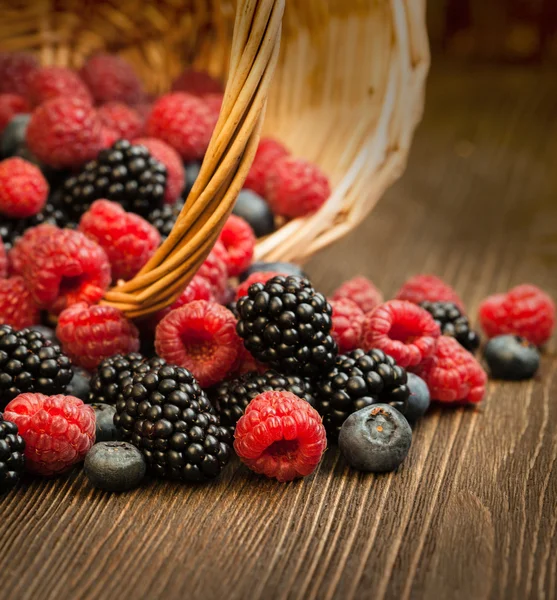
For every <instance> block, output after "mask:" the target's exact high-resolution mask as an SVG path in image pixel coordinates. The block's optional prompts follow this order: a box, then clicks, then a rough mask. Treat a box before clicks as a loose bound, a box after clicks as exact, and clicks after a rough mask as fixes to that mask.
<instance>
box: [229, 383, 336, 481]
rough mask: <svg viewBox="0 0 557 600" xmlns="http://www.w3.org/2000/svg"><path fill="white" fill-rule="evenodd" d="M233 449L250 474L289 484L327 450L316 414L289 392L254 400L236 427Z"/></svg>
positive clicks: (315, 464)
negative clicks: (251, 472)
mask: <svg viewBox="0 0 557 600" xmlns="http://www.w3.org/2000/svg"><path fill="white" fill-rule="evenodd" d="M234 438H235V439H234V450H236V454H237V455H238V456H239V457H240V460H241V461H242V462H243V463H244V464H245V465H247V466H248V467H249V468H250V469H251V470H252V471H255V472H256V473H259V474H261V475H265V476H266V477H270V478H275V479H277V480H278V481H292V480H293V479H296V478H297V477H306V476H307V475H310V474H311V473H313V471H315V468H316V467H317V465H318V464H319V462H320V460H321V457H322V456H323V453H324V452H325V450H326V448H327V435H326V433H325V428H324V427H323V423H322V422H321V417H320V416H319V413H318V412H317V411H316V410H315V409H314V408H312V407H311V406H310V405H309V404H308V403H307V402H306V401H305V400H302V399H301V398H298V396H295V395H294V394H291V393H290V392H264V393H263V394H260V395H259V396H257V397H255V398H254V399H253V400H252V401H251V402H250V403H249V404H248V406H247V408H246V412H245V414H244V416H243V417H241V418H240V420H239V421H238V424H237V425H236V431H235V433H234Z"/></svg>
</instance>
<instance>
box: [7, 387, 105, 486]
mask: <svg viewBox="0 0 557 600" xmlns="http://www.w3.org/2000/svg"><path fill="white" fill-rule="evenodd" d="M4 419H6V421H11V422H12V423H15V424H16V425H17V428H18V431H19V435H20V436H21V437H22V438H23V439H24V440H25V467H26V469H27V470H28V471H30V472H31V473H37V474H39V475H44V476H46V477H50V476H52V475H58V474H60V473H63V472H64V471H67V470H68V469H69V468H70V467H71V466H72V465H75V464H77V463H79V462H81V461H82V460H83V459H84V458H85V455H86V454H87V452H89V450H90V449H91V446H92V445H93V444H94V443H95V411H94V410H93V408H92V407H91V406H89V405H88V404H84V403H83V402H82V401H81V400H79V398H74V397H73V396H62V395H61V394H60V395H58V396H44V395H43V394H20V395H19V396H17V398H14V399H13V400H12V401H11V402H10V403H9V404H8V406H6V409H5V411H4Z"/></svg>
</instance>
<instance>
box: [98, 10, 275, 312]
mask: <svg viewBox="0 0 557 600" xmlns="http://www.w3.org/2000/svg"><path fill="white" fill-rule="evenodd" d="M284 3H285V0H238V3H237V8H236V20H235V23H234V35H233V39H232V50H231V55H230V69H229V75H228V81H227V84H226V90H225V93H224V100H223V104H222V109H221V113H220V117H219V120H218V122H217V125H216V127H215V130H214V132H213V136H212V138H211V141H210V143H209V148H208V150H207V153H206V154H205V158H204V160H203V164H202V166H201V170H200V172H199V176H198V178H197V180H196V182H195V184H194V186H193V188H192V190H191V192H190V194H189V196H188V197H187V199H186V202H185V204H184V207H183V208H182V211H181V212H180V215H179V216H178V219H177V220H176V223H175V224H174V227H173V229H172V232H171V233H170V235H169V236H168V238H167V239H166V240H165V241H164V243H163V244H162V245H161V246H160V248H159V249H158V250H157V252H156V253H155V254H154V255H153V257H152V258H151V260H149V262H148V263H147V264H146V265H145V266H144V267H143V269H141V271H140V272H139V273H138V274H137V275H136V276H135V277H134V278H133V279H131V280H130V281H127V282H125V283H123V284H121V285H118V286H116V287H114V288H112V289H111V290H109V291H108V292H107V293H106V295H105V297H104V300H103V301H102V303H103V304H105V305H110V306H114V307H116V308H118V309H120V310H121V311H123V312H124V313H125V314H126V315H127V316H128V317H130V318H135V317H141V316H145V315H149V314H151V313H153V312H156V311H158V310H160V309H162V308H165V307H167V306H169V305H170V304H172V303H173V302H174V301H175V300H176V298H178V296H179V295H180V294H181V292H182V290H183V289H184V288H185V287H186V285H187V284H188V283H189V282H190V281H191V279H192V277H193V276H194V275H195V273H196V272H197V270H198V269H199V267H200V266H201V264H202V263H203V261H204V260H205V258H206V257H207V255H208V254H209V252H210V251H211V248H212V247H213V245H214V244H215V242H216V241H217V239H218V236H219V234H220V231H221V229H222V228H223V226H224V224H225V222H226V220H227V219H228V216H229V215H230V213H231V212H232V208H233V207H234V203H235V201H236V198H237V196H238V193H239V192H240V190H241V189H242V186H243V184H244V181H245V179H246V177H247V174H248V171H249V169H250V167H251V164H252V162H253V159H254V156H255V152H256V150H257V146H258V144H259V138H260V136H261V127H262V124H263V120H264V117H265V107H266V104H267V96H268V93H269V88H270V85H271V81H272V78H273V74H274V71H275V67H276V64H277V61H278V55H279V49H280V38H281V30H282V16H283V13H284Z"/></svg>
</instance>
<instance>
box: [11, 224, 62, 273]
mask: <svg viewBox="0 0 557 600" xmlns="http://www.w3.org/2000/svg"><path fill="white" fill-rule="evenodd" d="M57 232H58V228H57V227H56V226H54V225H50V224H49V223H43V224H42V225H37V226H36V227H30V228H29V229H28V230H27V231H26V232H25V233H24V234H23V235H22V236H21V237H20V238H19V239H18V240H17V242H16V243H15V245H14V247H13V248H12V249H11V250H10V253H9V255H8V257H9V262H10V270H11V272H12V273H18V274H22V273H23V269H24V265H25V263H26V262H28V260H29V258H30V257H31V256H33V248H34V247H35V244H37V243H38V244H39V245H40V244H42V242H43V241H44V240H46V239H48V238H49V237H50V236H52V235H56V233H57Z"/></svg>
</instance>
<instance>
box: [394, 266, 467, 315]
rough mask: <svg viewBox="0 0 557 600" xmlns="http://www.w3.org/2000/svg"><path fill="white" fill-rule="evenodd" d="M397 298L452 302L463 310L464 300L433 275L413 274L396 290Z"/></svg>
mask: <svg viewBox="0 0 557 600" xmlns="http://www.w3.org/2000/svg"><path fill="white" fill-rule="evenodd" d="M396 298H397V300H408V301H409V302H413V303H414V304H420V302H424V301H425V300H429V301H430V302H454V304H456V305H457V306H458V308H459V309H460V311H461V312H463V313H464V312H465V311H466V309H465V308H464V302H462V300H461V299H460V298H459V297H458V294H457V293H456V292H455V291H454V290H453V288H452V287H451V286H450V285H447V284H446V283H445V282H444V281H443V280H442V279H439V277H436V276H435V275H414V277H410V279H408V281H406V282H405V283H404V284H403V286H402V287H401V288H400V290H398V292H397V295H396Z"/></svg>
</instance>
